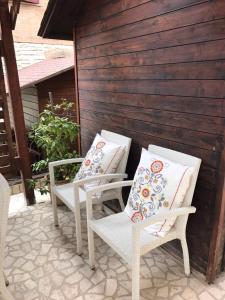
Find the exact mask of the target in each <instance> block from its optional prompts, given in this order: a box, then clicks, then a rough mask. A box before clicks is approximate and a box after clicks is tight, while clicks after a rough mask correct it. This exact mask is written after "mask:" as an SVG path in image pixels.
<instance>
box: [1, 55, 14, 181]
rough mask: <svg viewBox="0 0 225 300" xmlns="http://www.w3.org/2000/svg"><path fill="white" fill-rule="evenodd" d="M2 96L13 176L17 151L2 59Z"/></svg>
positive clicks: (3, 115) (3, 116)
mask: <svg viewBox="0 0 225 300" xmlns="http://www.w3.org/2000/svg"><path fill="white" fill-rule="evenodd" d="M0 94H1V108H2V111H1V112H2V118H3V120H4V131H5V132H6V135H7V145H8V153H9V156H10V163H11V166H12V167H11V168H12V174H13V175H16V173H17V170H16V168H15V166H14V156H15V151H14V147H13V139H12V130H11V125H10V117H9V110H8V103H7V95H6V89H5V80H4V72H3V65H2V59H0Z"/></svg>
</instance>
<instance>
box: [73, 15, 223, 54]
mask: <svg viewBox="0 0 225 300" xmlns="http://www.w3.org/2000/svg"><path fill="white" fill-rule="evenodd" d="M224 38H225V19H221V20H215V21H211V22H207V23H200V24H195V25H191V26H187V27H182V28H178V29H174V30H169V31H164V32H160V33H154V34H151V35H145V36H140V37H135V38H131V39H127V40H123V41H117V42H113V43H106V44H103V45H100V46H94V47H88V48H85V49H78V59H85V58H91V57H99V56H108V55H114V54H119V53H127V52H129V53H130V52H138V51H144V50H150V49H160V48H164V47H167V48H168V47H174V46H179V45H184V44H194V43H200V42H207V41H215V40H218V39H224Z"/></svg>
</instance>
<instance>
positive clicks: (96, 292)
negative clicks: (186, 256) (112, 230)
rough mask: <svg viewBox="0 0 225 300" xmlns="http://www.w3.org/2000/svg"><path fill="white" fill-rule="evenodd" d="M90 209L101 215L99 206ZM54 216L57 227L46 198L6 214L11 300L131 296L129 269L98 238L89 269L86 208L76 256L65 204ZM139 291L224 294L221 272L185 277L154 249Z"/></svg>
mask: <svg viewBox="0 0 225 300" xmlns="http://www.w3.org/2000/svg"><path fill="white" fill-rule="evenodd" d="M14 197H15V196H14ZM95 214H96V215H97V216H98V217H101V216H103V215H104V213H103V212H101V211H99V210H97V211H96V212H95ZM59 221H60V226H59V227H58V228H57V227H55V226H54V225H53V216H52V208H51V204H50V203H49V201H47V202H46V201H45V202H44V203H39V204H37V205H35V206H32V207H27V208H22V209H20V210H19V211H17V212H15V211H14V212H13V214H12V217H10V219H9V228H8V236H7V247H6V254H7V257H6V260H5V274H6V275H7V277H8V279H9V281H10V286H9V289H10V291H11V293H12V294H13V295H14V297H15V300H47V299H49V300H70V299H73V300H102V299H104V300H130V299H131V271H130V269H129V268H128V266H127V265H126V264H125V263H124V261H123V259H122V258H120V257H119V256H118V255H117V254H116V253H115V252H114V251H113V250H112V249H110V248H109V247H108V246H107V245H106V244H105V243H104V242H103V241H102V240H101V239H100V238H98V237H96V261H97V265H96V270H95V271H92V270H90V268H89V266H88V250H87V233H86V221H85V212H84V211H83V212H82V228H83V233H82V235H83V239H84V253H83V255H82V256H77V255H76V239H75V230H74V229H75V228H74V216H73V214H72V213H71V212H70V211H69V210H68V209H67V208H66V207H63V206H61V207H59ZM141 296H142V297H141V299H142V300H147V299H154V300H165V299H171V300H195V299H197V300H221V299H225V274H222V275H221V276H220V278H219V279H217V280H216V282H215V284H214V285H208V284H207V283H206V282H205V281H204V277H203V276H202V275H201V274H199V273H198V272H196V271H194V272H193V273H192V274H191V276H190V277H189V278H186V277H185V275H184V272H183V265H182V263H181V262H180V261H179V260H177V259H175V258H174V257H172V256H170V255H169V254H168V253H166V252H165V251H164V250H162V249H157V250H154V251H152V252H151V253H148V254H147V255H145V256H144V257H143V258H142V259H141Z"/></svg>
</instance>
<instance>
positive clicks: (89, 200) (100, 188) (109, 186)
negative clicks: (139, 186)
mask: <svg viewBox="0 0 225 300" xmlns="http://www.w3.org/2000/svg"><path fill="white" fill-rule="evenodd" d="M132 184H133V180H128V181H118V182H112V183H108V184H104V185H100V186H98V187H95V188H93V189H90V190H89V191H87V200H86V206H87V221H89V220H92V219H93V207H92V196H93V195H94V194H96V193H98V192H104V191H108V190H112V189H116V188H122V187H125V186H131V185H132Z"/></svg>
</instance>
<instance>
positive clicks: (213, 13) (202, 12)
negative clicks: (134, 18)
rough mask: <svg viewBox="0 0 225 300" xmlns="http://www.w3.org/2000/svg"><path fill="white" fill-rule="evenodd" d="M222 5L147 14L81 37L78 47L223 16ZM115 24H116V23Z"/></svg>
mask: <svg viewBox="0 0 225 300" xmlns="http://www.w3.org/2000/svg"><path fill="white" fill-rule="evenodd" d="M171 5H174V1H172V2H171ZM177 5H179V6H180V5H182V2H178V3H177ZM223 5H224V4H223V2H221V0H215V1H213V2H210V3H209V2H208V1H207V2H204V3H201V4H199V5H194V6H190V7H185V8H184V9H181V10H176V11H173V12H171V13H169V14H166V15H165V14H163V15H160V16H158V17H151V15H150V16H149V15H148V16H149V18H148V19H145V20H143V21H140V22H135V23H132V24H129V25H125V26H122V27H119V28H116V29H114V30H107V31H103V32H102V31H101V32H100V33H96V32H95V33H93V34H92V35H90V36H87V37H83V38H81V39H80V41H79V43H78V48H79V49H80V48H86V47H91V46H96V45H101V44H105V43H111V42H114V41H117V40H118V38H119V40H125V39H128V38H133V37H138V36H142V35H147V34H152V33H156V32H162V31H166V30H171V29H174V28H179V27H184V26H188V25H193V24H196V23H202V22H209V21H212V20H215V19H220V18H224V17H225V11H224V9H223ZM106 22H107V21H106ZM115 25H116V26H117V24H116V23H115ZM90 26H91V29H92V31H94V27H95V26H94V24H91V25H90ZM88 32H89V31H88Z"/></svg>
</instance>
